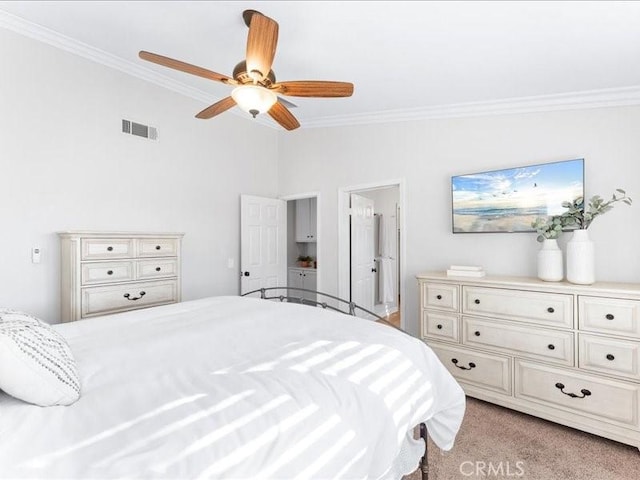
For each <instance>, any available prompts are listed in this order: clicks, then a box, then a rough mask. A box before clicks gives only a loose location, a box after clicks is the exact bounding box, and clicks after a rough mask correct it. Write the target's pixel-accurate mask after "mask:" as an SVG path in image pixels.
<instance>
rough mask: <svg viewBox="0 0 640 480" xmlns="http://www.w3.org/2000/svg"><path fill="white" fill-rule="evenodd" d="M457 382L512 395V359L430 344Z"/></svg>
mask: <svg viewBox="0 0 640 480" xmlns="http://www.w3.org/2000/svg"><path fill="white" fill-rule="evenodd" d="M428 345H429V347H431V349H432V350H433V351H434V352H435V354H436V355H437V356H438V358H439V359H440V361H441V362H442V363H443V364H444V366H445V367H446V368H447V370H449V372H450V373H451V375H453V376H454V377H455V378H456V379H457V380H459V381H460V382H463V383H465V382H466V383H469V384H471V385H475V386H479V387H482V388H486V389H489V390H493V391H495V392H498V393H504V394H507V395H511V359H510V358H509V357H505V356H502V355H492V354H488V353H480V352H475V351H472V350H467V349H463V348H459V347H453V346H446V345H442V344H439V343H433V344H432V343H428Z"/></svg>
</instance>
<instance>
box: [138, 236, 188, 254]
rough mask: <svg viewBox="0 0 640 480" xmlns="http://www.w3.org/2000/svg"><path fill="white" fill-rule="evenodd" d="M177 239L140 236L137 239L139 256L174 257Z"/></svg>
mask: <svg viewBox="0 0 640 480" xmlns="http://www.w3.org/2000/svg"><path fill="white" fill-rule="evenodd" d="M176 255H178V240H177V239H175V238H141V239H139V240H138V256H139V257H175V256H176Z"/></svg>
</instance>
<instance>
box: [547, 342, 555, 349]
mask: <svg viewBox="0 0 640 480" xmlns="http://www.w3.org/2000/svg"><path fill="white" fill-rule="evenodd" d="M547 348H548V349H549V350H555V349H556V346H555V345H554V344H553V343H550V344H549V345H547Z"/></svg>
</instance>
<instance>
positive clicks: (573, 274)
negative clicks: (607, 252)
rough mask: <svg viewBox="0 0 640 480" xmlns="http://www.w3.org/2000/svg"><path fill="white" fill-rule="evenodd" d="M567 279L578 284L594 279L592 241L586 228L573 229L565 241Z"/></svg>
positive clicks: (591, 281)
mask: <svg viewBox="0 0 640 480" xmlns="http://www.w3.org/2000/svg"><path fill="white" fill-rule="evenodd" d="M567 280H568V281H569V282H571V283H577V284H579V285H591V284H592V283H594V282H595V281H596V272H595V253H594V248H593V242H592V241H591V240H590V239H589V233H588V232H587V230H586V229H579V230H574V231H573V235H572V236H571V240H569V241H568V242H567Z"/></svg>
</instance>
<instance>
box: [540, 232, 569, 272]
mask: <svg viewBox="0 0 640 480" xmlns="http://www.w3.org/2000/svg"><path fill="white" fill-rule="evenodd" d="M538 278H539V279H540V280H544V281H545V282H559V281H560V280H562V279H563V278H564V270H563V267H562V250H560V247H558V241H557V240H556V239H555V238H546V239H545V240H544V242H542V248H541V249H540V251H539V252H538Z"/></svg>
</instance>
